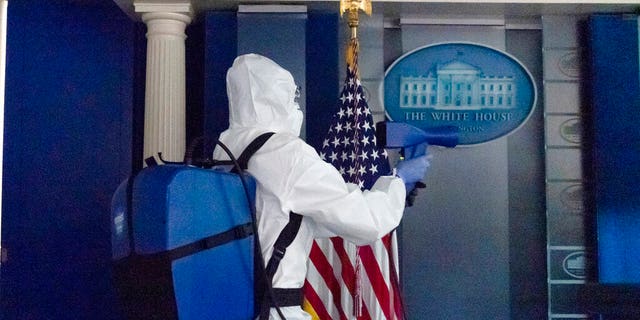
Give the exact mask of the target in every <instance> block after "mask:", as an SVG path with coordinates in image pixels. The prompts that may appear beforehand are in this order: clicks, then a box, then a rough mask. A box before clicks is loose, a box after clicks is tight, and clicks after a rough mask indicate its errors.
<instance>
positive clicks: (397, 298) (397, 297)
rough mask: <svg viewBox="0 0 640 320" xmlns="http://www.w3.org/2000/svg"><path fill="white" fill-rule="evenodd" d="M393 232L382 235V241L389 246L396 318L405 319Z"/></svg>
mask: <svg viewBox="0 0 640 320" xmlns="http://www.w3.org/2000/svg"><path fill="white" fill-rule="evenodd" d="M392 241H393V233H389V234H387V235H386V236H384V237H382V243H383V244H384V247H385V248H387V256H388V259H389V272H390V274H389V278H390V279H389V280H390V282H391V287H392V289H391V290H392V291H393V306H394V309H395V313H396V318H398V319H403V318H404V315H403V314H402V300H401V299H402V296H401V294H400V279H398V270H397V269H396V263H395V260H394V258H393V254H394V253H393V247H392V245H391V244H392Z"/></svg>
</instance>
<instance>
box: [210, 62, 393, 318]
mask: <svg viewBox="0 0 640 320" xmlns="http://www.w3.org/2000/svg"><path fill="white" fill-rule="evenodd" d="M227 94H228V97H229V124H230V125H229V129H227V130H226V131H224V132H223V133H222V134H221V135H220V140H221V141H222V143H224V144H225V145H227V146H228V147H229V148H230V150H231V151H232V153H233V154H234V155H235V156H236V157H237V156H239V155H240V153H241V152H242V151H243V150H244V149H245V147H246V146H247V145H248V144H249V143H250V142H251V141H253V139H255V138H256V137H257V136H259V135H260V134H262V133H265V132H275V134H274V135H273V136H272V137H271V138H270V139H269V140H268V141H267V142H266V143H265V144H264V145H263V146H262V148H260V149H259V150H258V151H257V152H256V153H255V154H254V155H253V157H251V159H250V160H249V163H248V169H247V171H248V172H249V173H250V174H251V175H252V176H253V177H254V178H255V179H256V181H257V190H256V210H257V211H256V214H257V218H258V234H259V236H260V242H261V246H262V254H263V256H264V259H265V261H268V260H269V258H270V257H271V254H272V251H273V244H274V242H275V240H276V238H277V237H278V235H279V234H280V232H281V231H282V229H283V228H284V226H285V225H286V224H287V222H288V220H289V212H290V211H293V212H296V213H298V214H300V215H302V216H303V219H302V224H301V227H300V230H299V232H298V234H297V236H296V238H295V240H294V241H293V243H292V244H291V245H290V246H289V247H288V248H287V251H286V254H285V256H284V259H282V261H281V263H280V265H279V267H278V269H277V271H276V273H275V276H274V278H273V287H274V288H301V287H302V285H303V284H304V281H305V276H306V273H307V261H308V257H309V251H310V250H311V245H312V241H313V239H314V238H320V237H331V236H341V237H343V238H344V239H346V240H348V241H351V242H353V243H355V244H366V243H370V242H372V241H374V240H376V239H379V238H381V237H382V236H384V235H385V234H387V233H389V232H390V231H391V230H393V229H394V228H395V227H397V226H398V224H399V223H400V219H401V217H402V213H403V210H404V204H405V186H404V184H403V181H402V180H401V179H399V178H396V177H392V176H384V177H380V178H379V179H378V180H377V182H376V183H375V184H374V186H373V187H372V188H371V190H368V191H364V192H363V191H360V189H359V188H358V186H357V185H355V184H350V183H345V182H344V180H343V178H342V177H341V175H340V173H339V172H338V171H337V170H336V169H335V168H334V167H333V166H332V165H331V164H329V163H326V162H325V161H323V160H322V159H321V158H320V156H319V155H318V153H317V152H316V151H315V150H314V149H313V148H312V147H311V146H309V145H307V144H306V143H305V142H304V141H303V140H302V139H300V138H299V137H298V135H299V132H300V127H301V125H302V112H301V111H300V110H299V106H298V105H297V103H296V102H295V95H296V84H295V82H294V79H293V77H292V75H291V74H290V73H289V72H288V71H287V70H285V69H283V68H281V67H280V66H279V65H277V64H276V63H275V62H273V61H272V60H270V59H268V58H266V57H263V56H260V55H256V54H247V55H243V56H240V57H238V58H236V60H235V61H234V63H233V66H232V67H231V68H230V69H229V71H228V72H227ZM214 158H215V159H218V160H222V159H228V157H227V155H226V154H225V152H224V151H222V150H221V149H220V148H217V149H216V150H215V152H214ZM281 310H282V312H283V313H284V315H285V317H286V318H287V319H288V320H295V319H310V318H311V317H310V316H309V315H308V314H307V313H306V312H304V311H303V310H302V308H300V307H283V308H281ZM270 319H274V320H275V319H279V317H278V315H277V313H276V312H275V309H273V308H272V309H271V313H270Z"/></svg>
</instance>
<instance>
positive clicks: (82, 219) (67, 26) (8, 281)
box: [0, 0, 144, 319]
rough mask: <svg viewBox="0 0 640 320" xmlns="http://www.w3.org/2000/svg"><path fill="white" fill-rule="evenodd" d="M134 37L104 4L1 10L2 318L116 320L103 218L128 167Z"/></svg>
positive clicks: (137, 29)
mask: <svg viewBox="0 0 640 320" xmlns="http://www.w3.org/2000/svg"><path fill="white" fill-rule="evenodd" d="M142 28H144V26H140V25H138V24H136V23H134V22H132V21H131V20H130V19H129V18H128V17H127V16H126V15H125V14H124V13H122V12H121V11H120V9H119V8H118V7H117V6H116V5H115V4H114V3H113V2H112V1H98V0H91V1H44V0H42V1H38V0H28V1H25V0H21V1H11V2H10V4H9V8H8V38H7V70H6V103H5V104H6V105H5V130H6V131H5V133H4V134H5V138H4V141H5V145H4V177H3V183H4V187H3V192H4V195H3V200H4V203H3V215H2V219H3V221H2V233H3V234H2V241H3V243H2V247H4V248H7V249H8V261H7V262H6V263H3V264H2V270H1V272H2V273H1V274H0V280H1V282H0V301H1V305H0V318H3V319H121V315H120V314H119V312H118V309H117V307H116V306H117V300H116V297H115V293H114V290H113V288H112V285H111V271H110V263H109V261H110V256H111V252H110V251H111V244H110V228H109V226H110V224H109V217H110V214H109V210H110V199H111V195H112V193H113V191H114V190H115V188H116V187H117V185H118V183H119V182H121V181H122V180H123V179H124V178H125V177H126V176H127V175H128V173H129V171H130V168H131V164H132V162H131V154H132V153H131V149H132V146H133V143H134V140H133V139H132V130H133V121H132V119H133V115H134V114H135V112H134V101H136V100H137V101H138V103H139V101H140V95H139V92H140V90H138V89H137V88H136V86H135V85H134V82H135V79H137V78H136V76H135V75H136V73H135V72H134V69H135V68H134V66H135V63H134V62H135V61H136V58H135V57H136V41H135V39H136V37H137V38H140V34H141V32H143V29H142ZM138 42H139V41H138ZM143 45H144V43H143ZM138 75H139V72H138ZM142 92H143V90H142ZM138 113H139V112H138ZM136 141H138V142H139V139H137V140H136Z"/></svg>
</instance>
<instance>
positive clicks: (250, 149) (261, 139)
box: [238, 132, 274, 170]
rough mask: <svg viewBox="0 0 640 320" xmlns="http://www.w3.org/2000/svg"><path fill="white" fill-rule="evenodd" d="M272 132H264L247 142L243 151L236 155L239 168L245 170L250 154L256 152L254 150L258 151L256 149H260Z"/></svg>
mask: <svg viewBox="0 0 640 320" xmlns="http://www.w3.org/2000/svg"><path fill="white" fill-rule="evenodd" d="M273 134H274V133H273V132H266V133H263V134H261V135H259V136H258V137H257V138H255V139H254V140H253V141H251V143H249V145H248V146H247V147H246V148H245V149H244V151H242V154H240V156H239V157H238V164H240V168H242V170H247V166H248V165H249V159H250V158H251V156H253V154H254V153H256V151H258V149H260V148H261V147H262V146H263V145H264V144H265V143H266V142H267V140H269V138H271V136H272V135H273Z"/></svg>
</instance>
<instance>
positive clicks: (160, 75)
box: [136, 8, 191, 161]
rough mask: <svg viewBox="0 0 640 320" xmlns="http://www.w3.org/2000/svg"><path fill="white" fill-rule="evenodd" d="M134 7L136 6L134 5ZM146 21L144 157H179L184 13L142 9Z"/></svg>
mask: <svg viewBox="0 0 640 320" xmlns="http://www.w3.org/2000/svg"><path fill="white" fill-rule="evenodd" d="M136 9H138V8H136ZM142 21H144V23H145V24H146V25H147V70H146V90H145V115H144V151H143V152H144V153H143V156H144V158H145V159H146V158H147V157H150V156H156V155H157V154H158V152H162V157H163V158H164V159H165V160H168V161H182V158H183V156H184V151H185V145H186V141H185V140H186V123H185V121H186V120H185V118H186V116H185V104H186V102H185V100H186V94H185V91H186V89H185V81H186V80H185V39H186V35H185V28H186V26H187V24H189V23H190V22H191V17H190V16H189V15H188V14H185V13H177V12H163V11H153V12H144V13H143V14H142Z"/></svg>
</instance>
